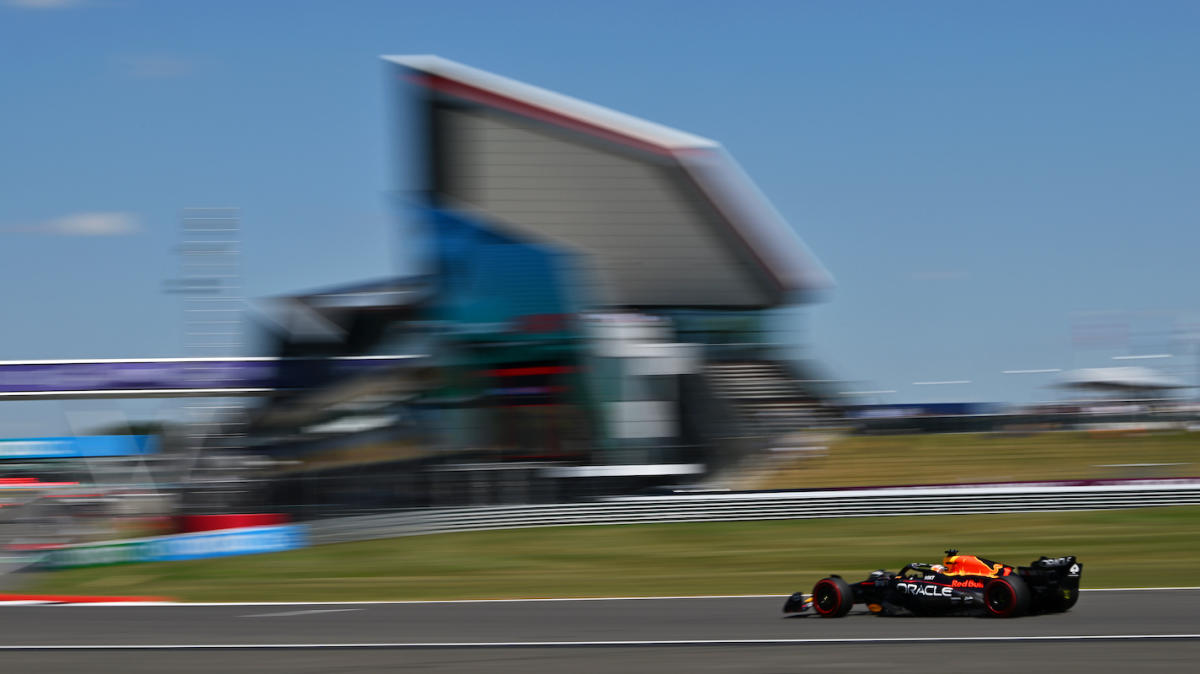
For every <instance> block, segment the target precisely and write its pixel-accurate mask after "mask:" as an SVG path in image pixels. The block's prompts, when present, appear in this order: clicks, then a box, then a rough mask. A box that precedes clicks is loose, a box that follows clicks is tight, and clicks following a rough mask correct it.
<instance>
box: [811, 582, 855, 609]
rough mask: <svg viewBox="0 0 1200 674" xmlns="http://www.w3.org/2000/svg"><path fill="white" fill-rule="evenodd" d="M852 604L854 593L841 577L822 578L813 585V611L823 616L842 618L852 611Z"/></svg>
mask: <svg viewBox="0 0 1200 674" xmlns="http://www.w3.org/2000/svg"><path fill="white" fill-rule="evenodd" d="M851 606H854V594H853V592H852V591H851V590H850V585H849V584H848V583H847V582H846V581H844V580H842V579H841V578H838V577H837V576H831V577H829V578H822V579H821V580H818V581H817V584H816V585H814V586H813V591H812V607H813V611H815V612H816V613H817V615H819V616H821V617H822V618H841V617H842V616H844V615H846V614H847V613H849V612H850V607H851Z"/></svg>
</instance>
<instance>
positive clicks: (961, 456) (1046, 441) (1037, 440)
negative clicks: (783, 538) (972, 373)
mask: <svg viewBox="0 0 1200 674" xmlns="http://www.w3.org/2000/svg"><path fill="white" fill-rule="evenodd" d="M1133 464H1141V465H1133ZM1195 475H1200V433H1190V432H1184V431H1178V432H1170V433H1153V434H1150V433H1147V434H1140V435H1134V434H1118V433H1101V432H1098V433H1087V432H1055V433H1038V434H1033V435H1006V434H1002V433H961V434H919V435H918V434H914V435H887V436H849V437H844V438H841V439H838V440H836V441H834V442H833V443H832V444H831V445H830V446H829V451H828V453H826V454H825V455H823V456H812V457H804V458H796V459H793V460H791V461H790V462H787V463H785V464H783V465H781V466H778V467H776V468H775V470H773V471H772V472H771V473H770V474H768V475H764V476H763V477H762V478H761V479H759V480H757V481H756V482H755V483H754V484H752V485H748V486H749V487H750V488H755V489H799V488H807V487H851V486H859V485H881V484H938V483H968V482H1003V481H1010V480H1012V481H1015V480H1075V479H1105V478H1143V477H1184V476H1195Z"/></svg>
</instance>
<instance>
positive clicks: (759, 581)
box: [26, 507, 1200, 601]
mask: <svg viewBox="0 0 1200 674" xmlns="http://www.w3.org/2000/svg"><path fill="white" fill-rule="evenodd" d="M947 547H957V548H959V549H961V550H963V551H964V552H970V553H973V554H978V555H982V556H985V557H989V558H992V559H997V560H1001V561H1005V562H1008V563H1012V564H1027V563H1029V561H1030V560H1032V559H1034V558H1035V557H1037V556H1038V555H1040V554H1045V555H1051V556H1058V555H1065V554H1074V555H1077V556H1079V558H1080V560H1081V561H1082V562H1083V563H1084V565H1085V570H1084V578H1083V581H1084V582H1083V584H1084V587H1124V586H1170V585H1195V584H1196V579H1195V577H1196V572H1197V571H1200V561H1197V560H1200V507H1178V508H1146V509H1138V510H1110V511H1096V512H1061V513H1027V514H998V515H956V516H920V517H872V518H845V519H827V520H788V521H770V522H728V523H727V522H714V523H699V524H663V525H630V526H596V527H556V528H544V529H525V530H509V531H489V532H477V533H457V534H442V535H435V536H414V537H408V538H396V539H389V540H381V541H368V542H361V543H345V544H340V545H325V546H317V547H312V548H307V549H303V550H297V551H293V552H285V553H277V554H271V555H253V556H244V557H227V558H222V559H212V560H199V561H190V562H165V563H156V564H138V565H127V566H113V567H102V568H91V569H76V570H69V571H52V572H44V573H41V574H39V575H38V576H37V579H36V582H35V583H33V584H32V586H31V587H29V588H26V589H27V590H28V591H31V592H45V593H72V594H73V593H84V594H139V595H163V596H170V597H175V598H177V599H181V600H187V601H250V600H259V601H288V600H294V601H301V600H307V601H321V600H327V601H345V600H373V599H468V598H513V597H586V596H637V595H703V594H786V593H790V592H793V591H796V590H801V589H804V590H807V589H808V588H810V587H811V586H812V584H813V582H814V581H816V580H817V579H819V578H821V577H822V576H824V575H827V574H829V573H841V574H844V575H846V576H847V577H855V576H859V575H865V574H866V573H867V572H868V571H870V570H871V569H875V568H881V567H883V568H889V569H892V570H897V568H898V567H900V566H901V565H903V564H905V563H907V562H911V561H933V560H935V559H937V558H938V557H940V555H941V552H942V550H944V549H945V548H947Z"/></svg>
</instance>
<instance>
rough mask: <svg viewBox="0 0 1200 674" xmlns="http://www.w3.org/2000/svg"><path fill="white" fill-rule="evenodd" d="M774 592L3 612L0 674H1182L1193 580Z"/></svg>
mask: <svg viewBox="0 0 1200 674" xmlns="http://www.w3.org/2000/svg"><path fill="white" fill-rule="evenodd" d="M783 600H784V597H783V596H769V597H699V598H649V599H594V600H570V599H564V600H533V601H528V600H527V601H483V602H394V603H347V604H329V603H319V604H279V603H274V604H167V605H160V604H155V605H120V606H117V605H97V604H81V605H20V606H18V605H13V606H0V662H3V671H5V672H24V671H31V672H32V671H37V672H75V671H123V672H161V671H176V672H212V671H255V672H329V671H337V672H373V671H382V670H387V671H428V672H452V671H463V670H467V669H472V670H480V671H489V672H561V671H572V672H611V671H621V672H641V671H646V672H651V671H653V672H656V673H660V672H664V671H692V672H727V671H739V672H781V671H817V672H825V671H837V672H847V671H851V672H853V671H866V670H869V669H876V668H879V667H880V666H883V667H886V668H887V669H888V671H898V672H929V671H931V670H932V671H938V670H941V669H944V668H946V667H954V668H955V669H964V668H965V669H969V670H970V671H980V672H1001V671H1003V672H1009V671H1050V670H1054V671H1056V672H1061V671H1064V670H1065V671H1079V670H1083V669H1085V668H1086V669H1087V670H1090V671H1091V672H1119V671H1128V670H1130V669H1134V668H1136V669H1137V670H1138V671H1139V672H1143V671H1193V669H1192V668H1193V667H1194V666H1195V663H1196V662H1198V661H1200V610H1197V608H1196V602H1197V600H1200V589H1198V588H1187V589H1142V590H1103V591H1102V590H1092V591H1086V590H1085V591H1084V593H1083V595H1082V596H1081V598H1080V600H1079V604H1078V605H1077V606H1076V607H1075V608H1074V609H1073V610H1072V611H1071V612H1069V613H1065V614H1051V615H1043V616H1031V617H1025V618H1018V619H1013V620H996V619H986V618H963V617H956V618H886V617H880V616H874V615H870V614H866V613H863V612H858V611H856V612H854V613H852V614H851V615H849V616H847V617H845V618H841V619H834V620H830V619H822V618H817V617H815V616H796V617H785V616H784V615H783V614H781V613H780V608H781V606H782V604H783Z"/></svg>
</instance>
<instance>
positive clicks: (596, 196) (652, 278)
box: [384, 56, 831, 308]
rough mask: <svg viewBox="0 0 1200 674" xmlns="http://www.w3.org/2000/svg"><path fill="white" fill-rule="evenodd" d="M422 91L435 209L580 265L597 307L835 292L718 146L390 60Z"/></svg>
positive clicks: (510, 85) (444, 68)
mask: <svg viewBox="0 0 1200 674" xmlns="http://www.w3.org/2000/svg"><path fill="white" fill-rule="evenodd" d="M384 58H385V60H387V61H389V62H391V63H393V64H395V65H396V66H398V67H399V68H400V74H401V77H403V78H404V79H405V80H406V81H407V82H409V83H413V84H416V85H417V91H418V92H420V95H419V99H418V100H419V102H420V104H421V105H422V108H421V109H422V112H423V114H424V121H425V122H426V123H427V124H428V127H427V128H426V129H425V131H426V132H427V134H428V138H429V139H430V140H429V141H428V143H427V145H428V151H427V152H426V154H425V156H424V157H423V158H422V163H423V166H422V168H423V169H424V171H425V173H426V176H425V177H426V185H425V186H424V187H425V188H426V189H427V190H428V191H429V193H430V194H431V195H432V197H433V199H434V201H435V205H437V206H441V207H450V208H458V209H462V210H466V211H469V212H472V213H474V214H477V215H480V216H482V217H484V218H485V219H487V220H488V221H490V222H493V223H495V224H497V225H499V226H501V227H503V228H507V229H508V230H509V231H510V232H512V233H515V234H518V235H521V236H524V237H527V238H530V239H533V240H542V241H549V242H553V243H557V244H559V245H561V246H563V247H565V248H567V249H569V250H574V251H577V252H581V253H583V254H584V255H582V256H581V259H583V260H585V261H586V262H585V266H586V268H587V275H588V279H587V281H590V282H591V285H592V290H593V293H592V295H593V297H598V298H599V301H600V302H601V303H603V304H609V305H622V306H646V307H679V306H693V307H739V308H759V307H769V306H776V305H780V304H787V303H791V302H795V301H798V300H803V299H807V298H808V297H810V296H811V295H810V293H811V292H812V291H816V290H820V289H823V288H826V287H828V286H829V285H831V279H830V277H829V275H828V273H827V272H826V271H825V270H824V268H823V267H822V266H821V265H820V263H819V262H818V261H817V259H816V258H815V257H814V256H813V255H812V254H811V253H810V252H809V251H808V250H807V249H806V248H805V246H804V244H803V243H802V242H801V240H800V238H799V237H798V236H797V234H796V232H795V231H794V230H793V229H792V228H791V226H790V225H788V223H786V222H785V221H784V220H783V219H782V218H781V217H780V216H779V214H778V213H777V212H776V211H775V210H774V209H773V208H772V206H771V205H770V203H769V202H768V201H767V200H766V199H765V197H763V195H762V194H761V193H760V192H759V191H758V190H757V188H756V187H755V186H754V184H753V183H752V182H751V181H750V180H749V178H748V177H746V175H745V174H744V173H743V172H742V171H741V169H740V167H738V165H737V163H736V162H734V161H733V159H732V158H731V157H729V156H728V155H727V154H726V153H725V152H724V151H723V150H722V148H721V146H720V145H719V144H718V143H716V142H715V141H712V140H709V139H707V138H703V137H700V136H697V135H693V134H690V133H686V132H683V131H679V130H676V129H672V128H669V127H666V126H663V125H660V124H656V123H654V122H649V121H646V120H643V119H639V118H637V117H633V116H631V115H627V114H624V113H621V112H617V111H615V110H610V109H608V108H604V107H601V106H598V105H594V104H592V103H587V102H584V101H581V100H578V99H575V98H571V97H569V96H565V95H563V94H559V93H555V92H552V91H548V90H545V89H541V88H539V87H535V86H532V85H529V84H524V83H521V82H517V81H514V80H511V79H508V78H505V77H500V76H498V75H494V74H492V73H488V72H484V71H482V70H477V69H475V68H471V67H468V66H465V65H462V64H459V63H455V62H453V61H448V60H446V59H442V58H439V57H436V56H387V57H384Z"/></svg>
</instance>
